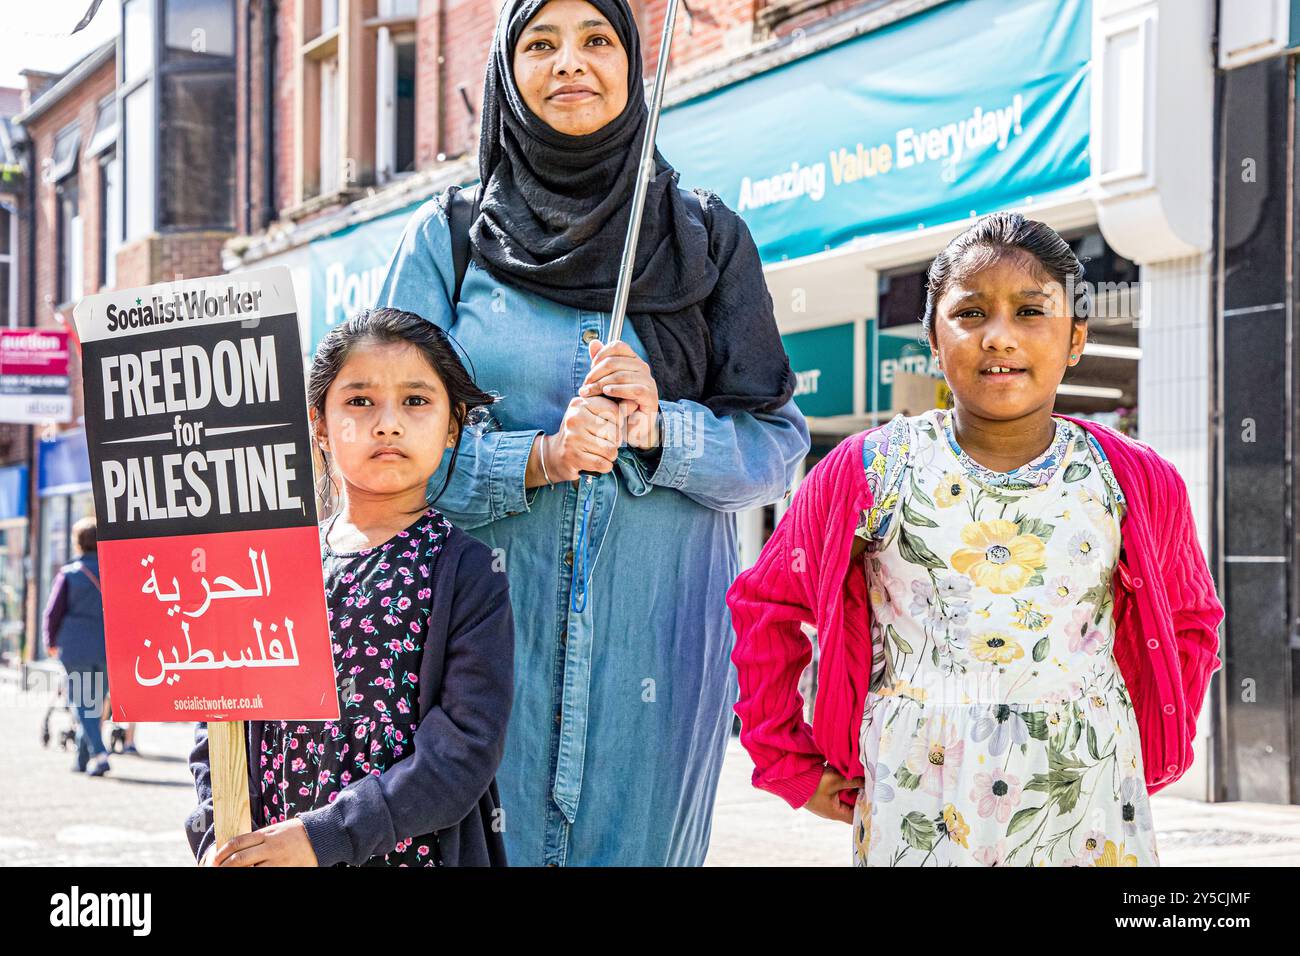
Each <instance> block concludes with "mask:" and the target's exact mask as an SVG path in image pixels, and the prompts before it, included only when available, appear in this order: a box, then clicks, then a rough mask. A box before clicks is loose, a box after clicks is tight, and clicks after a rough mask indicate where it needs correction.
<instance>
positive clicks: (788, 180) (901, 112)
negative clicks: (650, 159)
mask: <svg viewBox="0 0 1300 956" xmlns="http://www.w3.org/2000/svg"><path fill="white" fill-rule="evenodd" d="M1091 23H1092V14H1091V4H1090V2H1089V0H967V2H962V3H948V4H944V5H942V6H939V7H936V8H933V9H931V10H929V11H927V12H924V13H920V14H917V15H916V16H913V17H909V18H906V19H904V20H900V21H898V22H897V23H894V24H891V25H890V26H888V27H885V28H883V29H880V30H876V31H874V32H871V33H867V34H864V35H862V36H860V37H857V38H855V39H852V40H849V41H846V42H844V43H840V44H838V45H836V46H833V47H830V48H828V49H825V50H822V51H820V52H818V53H814V54H811V55H809V56H806V57H803V58H801V59H798V60H794V61H792V62H790V63H787V64H785V65H783V66H780V67H777V68H776V69H773V70H769V71H767V72H764V73H761V74H758V75H756V76H754V77H752V78H750V79H747V80H744V81H741V82H739V83H736V84H733V85H731V86H727V87H723V88H722V89H719V90H717V91H714V92H711V93H708V94H706V95H703V96H700V97H697V98H695V99H692V100H688V101H686V102H685V103H682V104H679V105H676V106H674V107H672V108H671V109H668V110H666V111H665V112H664V114H663V118H662V121H661V124H660V127H659V135H658V144H659V147H660V149H661V150H662V152H663V154H664V155H665V156H666V157H667V158H668V159H669V161H670V162H672V164H673V165H674V166H675V167H676V168H677V169H678V170H679V171H680V172H681V181H682V183H683V184H685V185H688V186H702V187H706V188H709V189H712V190H714V191H716V192H717V193H718V194H719V195H720V196H721V197H722V199H723V200H724V201H725V202H726V203H727V204H728V205H729V206H730V207H731V208H733V209H735V210H736V211H737V212H739V213H740V214H741V215H742V216H743V217H744V218H745V220H746V222H747V223H748V224H749V227H750V230H751V231H752V232H753V234H754V239H755V241H756V242H757V244H758V247H759V251H760V253H761V255H762V257H763V260H764V261H765V262H775V261H780V260H782V259H787V258H790V259H793V258H796V257H799V256H805V255H809V254H812V253H817V252H823V251H825V250H828V249H835V248H838V247H842V246H845V245H847V244H849V243H851V242H852V241H853V240H855V239H859V238H864V237H868V236H873V235H879V234H882V233H890V232H896V231H902V230H912V229H916V228H918V227H922V226H933V225H937V224H940V223H945V222H952V221H954V220H961V219H965V218H967V217H968V216H970V215H972V214H982V213H985V212H990V211H993V210H996V209H1000V208H1005V207H1007V206H1011V205H1019V204H1022V203H1025V202H1027V201H1029V200H1031V199H1032V198H1033V197H1035V196H1041V195H1043V194H1046V193H1052V192H1056V191H1059V190H1062V189H1066V188H1068V187H1071V186H1076V185H1078V184H1080V183H1082V182H1084V181H1086V180H1087V178H1088V175H1089V164H1090V160H1089V155H1088V148H1089V128H1090V112H1089V111H1090V98H1089V58H1090V53H1091Z"/></svg>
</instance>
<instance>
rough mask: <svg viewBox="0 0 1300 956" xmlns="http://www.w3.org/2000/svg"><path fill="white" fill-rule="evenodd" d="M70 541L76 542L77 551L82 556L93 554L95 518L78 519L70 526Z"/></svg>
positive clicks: (91, 516) (90, 516)
mask: <svg viewBox="0 0 1300 956" xmlns="http://www.w3.org/2000/svg"><path fill="white" fill-rule="evenodd" d="M72 539H73V540H74V541H76V542H77V550H78V551H80V552H81V553H82V554H93V553H94V552H95V516H94V515H89V516H87V517H85V518H78V519H77V521H76V522H75V523H74V524H73V525H72Z"/></svg>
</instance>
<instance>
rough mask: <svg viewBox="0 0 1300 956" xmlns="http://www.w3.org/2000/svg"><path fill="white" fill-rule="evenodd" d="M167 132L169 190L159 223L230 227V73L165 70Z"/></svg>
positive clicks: (163, 155)
mask: <svg viewBox="0 0 1300 956" xmlns="http://www.w3.org/2000/svg"><path fill="white" fill-rule="evenodd" d="M162 94H163V96H162V107H163V113H164V115H165V116H166V117H167V127H166V130H167V135H166V138H165V139H164V140H163V143H162V150H161V155H160V156H159V162H160V164H161V167H162V168H161V173H162V177H163V182H164V183H165V184H166V188H165V189H164V191H163V194H162V196H161V197H160V198H161V199H162V204H161V209H159V217H160V225H161V226H163V227H164V228H165V227H169V226H175V227H185V228H191V229H193V228H213V229H228V228H230V227H231V226H232V224H233V213H234V207H233V203H232V199H233V197H234V193H235V151H234V150H233V149H229V148H226V147H227V145H228V144H229V143H230V142H231V141H232V137H231V130H233V129H234V128H235V87H234V85H233V84H232V83H231V82H230V76H229V74H227V73H224V72H221V73H206V72H196V71H193V70H184V71H178V72H172V73H164V74H163V77H162Z"/></svg>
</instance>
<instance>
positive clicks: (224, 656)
mask: <svg viewBox="0 0 1300 956" xmlns="http://www.w3.org/2000/svg"><path fill="white" fill-rule="evenodd" d="M99 552H100V568H101V570H102V572H103V589H104V631H105V638H106V644H107V648H108V681H109V693H110V694H111V695H112V700H113V716H114V719H116V720H124V721H137V720H178V721H189V720H261V719H271V718H275V719H285V720H333V719H336V718H337V717H338V714H339V711H338V693H337V691H336V690H335V686H336V685H335V679H334V659H333V653H332V650H331V644H330V636H329V627H328V624H327V619H326V614H325V592H324V589H323V588H322V586H321V574H320V570H319V568H320V564H319V562H320V538H319V535H318V532H317V529H316V528H315V527H314V526H310V525H309V526H305V527H298V528H279V529H272V530H264V531H232V532H229V533H226V534H206V535H177V536H173V537H159V538H131V539H127V540H119V541H100V542H99ZM304 572H309V573H304Z"/></svg>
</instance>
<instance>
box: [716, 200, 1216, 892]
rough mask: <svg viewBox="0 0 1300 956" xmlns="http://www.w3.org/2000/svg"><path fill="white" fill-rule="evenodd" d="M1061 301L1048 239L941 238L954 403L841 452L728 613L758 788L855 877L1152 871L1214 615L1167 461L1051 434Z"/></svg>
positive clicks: (1076, 321) (939, 307)
mask: <svg viewBox="0 0 1300 956" xmlns="http://www.w3.org/2000/svg"><path fill="white" fill-rule="evenodd" d="M1071 288H1073V289H1076V290H1086V286H1085V285H1084V283H1083V266H1082V265H1081V264H1080V262H1079V260H1078V259H1077V258H1076V256H1075V254H1074V252H1073V251H1072V250H1071V249H1070V247H1069V245H1068V244H1067V243H1066V242H1065V241H1064V240H1062V239H1061V237H1060V236H1059V235H1057V234H1056V233H1055V232H1053V231H1052V230H1051V229H1050V228H1049V227H1048V226H1046V225H1044V224H1043V223H1041V222H1035V221H1032V220H1027V219H1025V218H1024V217H1023V216H1021V215H1019V214H1016V213H998V214H995V215H992V216H989V217H986V218H984V219H982V220H980V221H978V222H977V223H975V224H974V225H973V226H971V227H970V229H968V230H967V231H966V232H964V233H962V234H961V235H960V236H958V237H957V238H956V239H954V240H953V241H952V242H951V243H950V244H949V245H948V247H947V248H946V249H944V251H943V252H942V253H940V255H939V256H938V257H937V258H936V259H935V261H934V263H933V264H932V265H931V266H930V270H929V277H928V288H927V298H926V307H925V315H924V318H923V326H924V328H925V330H926V333H927V334H928V336H929V342H930V348H931V349H932V351H933V352H934V354H935V355H936V357H937V359H938V362H939V365H940V368H941V369H942V371H943V373H944V377H945V378H946V379H947V381H948V384H949V386H950V387H951V389H952V393H953V396H954V401H955V408H954V409H932V410H930V411H928V412H925V413H923V414H921V415H915V416H905V415H899V416H896V417H895V418H894V419H893V420H892V421H890V422H889V423H887V424H885V425H882V426H879V427H876V428H873V429H870V430H868V431H866V432H861V433H859V434H857V435H855V436H853V437H851V438H848V439H846V440H845V441H844V442H842V443H841V444H840V445H839V446H838V447H837V448H836V450H835V451H833V452H832V453H831V454H830V455H829V456H827V457H826V458H825V459H823V460H822V461H821V462H819V463H818V465H817V467H816V468H814V469H813V470H812V472H811V473H810V474H809V476H808V478H807V479H806V480H805V482H804V483H803V485H802V486H801V487H800V489H799V492H798V494H796V495H795V498H794V501H793V502H792V504H791V507H790V509H789V510H788V511H787V513H786V514H785V515H784V516H783V517H782V520H781V522H780V524H779V525H778V527H777V529H776V532H775V533H774V534H773V536H772V538H771V540H769V541H768V543H767V545H766V547H764V549H763V552H762V554H761V555H760V557H759V560H758V562H757V564H756V565H755V566H754V567H753V568H751V569H750V570H748V571H746V572H745V573H744V574H742V575H740V577H739V578H738V579H737V581H736V583H735V585H734V586H733V587H732V589H731V591H730V593H729V596H728V597H729V603H730V606H731V610H732V616H733V620H734V622H735V627H736V633H737V635H738V640H737V643H736V649H735V652H734V655H733V659H734V660H735V662H736V666H737V668H738V669H739V673H740V688H741V693H740V702H739V704H738V705H737V707H736V709H737V712H738V713H739V714H740V718H741V723H742V732H741V741H742V743H743V744H744V746H745V747H746V748H747V749H748V750H749V753H750V755H751V756H752V757H753V759H754V762H755V764H756V765H757V771H756V773H755V775H754V783H755V785H756V786H758V787H760V788H763V789H766V790H769V791H771V792H773V793H776V794H779V795H780V796H782V797H783V798H785V800H786V801H787V802H789V803H790V804H791V806H794V807H807V808H808V809H809V810H811V811H812V812H813V813H816V814H818V815H819V816H823V817H827V818H829V819H833V820H840V821H842V822H845V823H850V822H851V823H852V824H853V828H854V829H853V832H854V840H853V857H854V861H855V863H856V864H857V865H859V866H980V865H983V866H1156V865H1159V857H1158V853H1157V848H1156V841H1155V831H1154V826H1153V824H1152V819H1151V810H1150V806H1149V804H1148V801H1147V797H1148V795H1149V794H1151V793H1155V792H1156V791H1157V790H1159V789H1160V788H1161V787H1164V786H1167V785H1168V784H1170V783H1171V782H1173V781H1174V780H1177V779H1178V778H1179V777H1180V776H1181V775H1182V774H1183V773H1185V772H1186V770H1187V768H1188V766H1189V765H1190V764H1191V761H1192V740H1193V738H1194V737H1195V734H1196V718H1197V714H1198V713H1199V711H1200V709H1201V706H1202V704H1203V702H1204V699H1205V691H1206V686H1207V684H1208V682H1209V679H1210V676H1211V674H1213V673H1214V671H1215V670H1217V669H1218V668H1219V667H1220V666H1221V665H1220V662H1219V659H1218V657H1217V650H1218V626H1219V622H1220V621H1221V620H1222V618H1223V606H1222V605H1221V604H1220V603H1219V600H1218V597H1217V596H1216V594H1215V590H1214V581H1213V579H1212V578H1211V576H1210V573H1209V570H1208V568H1207V567H1206V562H1205V557H1204V555H1203V554H1202V552H1201V546H1200V544H1199V542H1198V540H1197V536H1196V528H1195V525H1194V523H1193V521H1192V514H1191V505H1190V502H1189V500H1188V496H1187V489H1186V486H1185V484H1184V482H1183V479H1182V478H1181V477H1180V476H1179V474H1178V472H1177V471H1176V470H1175V469H1174V467H1173V465H1171V464H1170V463H1169V462H1167V461H1166V460H1165V459H1163V458H1161V457H1160V456H1159V455H1158V454H1157V453H1156V452H1155V451H1154V450H1152V448H1151V447H1150V446H1149V445H1145V444H1143V443H1141V442H1138V441H1135V440H1134V439H1131V438H1128V437H1126V436H1124V435H1121V434H1120V433H1119V432H1117V431H1115V430H1114V429H1111V428H1107V427H1106V426H1104V425H1100V424H1097V423H1094V422H1088V421H1084V420H1081V419H1077V418H1071V417H1070V416H1067V415H1054V414H1053V413H1052V410H1053V406H1054V404H1055V401H1056V393H1057V388H1058V387H1059V385H1060V383H1061V379H1062V377H1063V376H1064V374H1065V371H1066V369H1067V368H1069V367H1070V366H1072V365H1074V364H1076V363H1077V362H1078V360H1079V358H1080V356H1081V355H1082V353H1083V350H1084V345H1085V342H1086V340H1087V319H1086V316H1087V315H1090V314H1092V312H1091V311H1085V310H1084V309H1083V308H1079V307H1078V305H1080V304H1082V305H1086V304H1087V303H1086V301H1085V302H1082V303H1079V300H1078V299H1076V298H1074V297H1072V296H1071V295H1070V294H1069V293H1068V292H1067V291H1066V290H1069V289H1071ZM1083 294H1086V291H1085V292H1084V293H1083ZM805 622H807V623H812V624H814V625H815V626H816V627H817V638H818V641H819V642H820V646H821V667H820V670H819V673H818V695H817V704H816V707H815V710H814V717H813V721H812V726H811V727H810V726H809V725H808V723H806V722H805V720H804V719H803V714H802V713H801V711H800V701H799V698H798V695H797V693H796V692H795V685H796V680H797V678H798V676H799V672H800V671H801V670H802V669H803V667H804V665H805V664H806V663H807V660H808V639H807V637H806V636H805V635H804V634H803V632H802V631H801V629H800V628H801V624H803V623H805Z"/></svg>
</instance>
